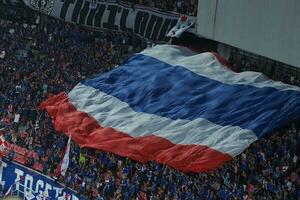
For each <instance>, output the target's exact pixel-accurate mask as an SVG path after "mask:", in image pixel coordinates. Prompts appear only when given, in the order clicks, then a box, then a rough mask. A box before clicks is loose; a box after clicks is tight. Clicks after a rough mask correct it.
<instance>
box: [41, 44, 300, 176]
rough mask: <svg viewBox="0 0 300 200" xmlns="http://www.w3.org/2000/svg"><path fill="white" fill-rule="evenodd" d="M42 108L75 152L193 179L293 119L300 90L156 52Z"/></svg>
mask: <svg viewBox="0 0 300 200" xmlns="http://www.w3.org/2000/svg"><path fill="white" fill-rule="evenodd" d="M41 107H42V108H43V109H46V110H47V112H48V113H49V115H50V116H51V117H52V118H53V121H54V127H55V129H56V130H57V131H61V132H64V133H65V134H67V135H72V139H73V140H74V141H75V142H76V143H77V144H78V145H79V146H80V147H89V148H95V149H101V150H104V151H108V152H113V153H116V154H118V155H121V156H126V157H129V158H132V159H135V160H138V161H140V162H147V161H150V160H155V161H157V162H159V163H164V164H167V165H169V166H171V167H173V168H176V169H179V170H182V171H193V172H200V171H208V170H213V169H215V168H217V167H219V166H221V165H222V164H224V163H225V162H227V161H229V160H231V159H232V158H233V157H235V156H237V155H238V154H240V153H241V152H243V151H244V150H245V149H246V148H247V147H248V146H249V145H250V144H251V143H253V142H255V141H256V140H258V139H259V138H261V137H266V136H267V135H268V134H270V133H271V131H272V130H274V129H276V128H279V127H280V126H283V125H285V124H287V123H289V122H291V121H292V120H295V119H297V118H299V117H300V88H299V87H296V86H291V85H287V84H283V83H281V82H275V81H272V80H269V79H268V78H266V77H265V76H263V75H262V74H261V73H257V72H243V73H235V72H233V71H231V70H229V69H228V68H227V67H225V66H224V65H223V64H222V62H220V61H219V60H218V59H217V57H216V56H215V55H214V54H212V53H202V54H197V53H195V52H193V51H190V50H188V49H186V48H183V47H178V46H172V45H159V46H155V47H153V48H149V49H146V50H144V51H142V52H141V53H138V54H135V55H133V56H132V57H130V58H129V59H127V60H126V61H125V62H124V63H123V64H122V65H121V66H120V67H118V68H115V69H113V70H111V71H110V72H108V73H106V74H103V75H100V76H98V77H96V78H94V79H91V80H87V81H85V82H84V83H79V84H78V85H76V86H75V87H74V88H73V90H72V91H70V92H69V93H68V94H66V93H60V94H58V95H56V96H53V97H51V98H49V99H48V100H45V101H44V102H42V104H41Z"/></svg>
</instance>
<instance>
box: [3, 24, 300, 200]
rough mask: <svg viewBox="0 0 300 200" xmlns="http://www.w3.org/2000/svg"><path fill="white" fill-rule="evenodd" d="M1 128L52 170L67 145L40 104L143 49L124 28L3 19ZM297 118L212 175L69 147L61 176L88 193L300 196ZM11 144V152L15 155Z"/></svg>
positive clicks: (159, 196)
mask: <svg viewBox="0 0 300 200" xmlns="http://www.w3.org/2000/svg"><path fill="white" fill-rule="evenodd" d="M0 27H1V32H0V120H1V121H0V126H1V128H3V132H4V135H5V138H6V140H7V141H8V142H9V143H14V144H16V145H19V146H21V147H25V148H27V149H29V150H33V151H36V152H38V159H34V158H30V159H29V160H28V162H27V163H26V165H27V166H28V167H31V166H33V164H34V163H35V162H41V163H42V172H43V173H44V174H46V175H49V176H52V177H53V176H55V170H56V168H57V166H58V164H59V162H60V161H61V159H62V157H63V154H64V149H65V147H66V143H67V140H68V138H67V136H65V135H64V134H63V133H57V132H56V131H55V130H54V128H53V126H52V122H51V119H50V118H49V117H48V116H47V113H45V112H43V111H41V110H39V103H40V102H41V101H42V100H43V99H46V98H47V97H48V96H49V95H51V94H56V93H58V92H60V91H69V90H70V89H71V88H72V87H73V86H74V85H75V84H76V83H78V82H80V81H81V80H83V79H85V78H89V77H92V76H93V75H95V74H99V73H103V72H105V71H106V70H109V68H110V67H111V66H115V65H118V64H119V63H120V62H121V60H122V58H123V57H124V56H126V55H128V54H130V53H132V52H134V51H140V50H141V49H143V48H145V45H146V44H145V41H143V40H142V39H140V38H138V37H136V36H134V35H130V34H124V33H115V32H107V31H106V32H101V33H92V32H88V31H85V30H82V29H80V28H78V27H73V26H72V25H69V24H64V23H62V22H60V21H56V20H52V19H50V20H49V21H48V26H47V27H44V28H42V29H41V28H40V27H37V26H31V25H24V24H17V23H11V22H9V21H0ZM297 125H299V123H294V124H292V125H290V126H287V127H284V128H282V129H281V130H277V131H276V133H274V134H272V136H271V137H270V138H268V139H267V140H264V139H262V140H259V141H258V142H256V143H254V144H253V145H251V147H250V148H249V149H247V150H246V151H245V152H244V153H242V154H241V155H240V156H238V157H236V158H234V160H232V161H231V162H229V163H227V164H226V165H225V166H223V167H221V168H220V169H218V170H215V171H213V172H208V173H197V174H195V173H189V174H186V173H183V172H180V171H178V170H174V169H172V168H169V167H168V166H165V165H162V164H159V163H156V162H149V163H146V164H141V163H138V162H135V161H134V160H130V159H127V158H124V157H120V156H117V155H114V154H111V153H107V152H101V151H98V150H93V149H80V148H79V147H78V146H77V145H76V144H75V143H72V145H71V151H70V165H69V168H68V171H67V174H66V175H65V176H64V177H62V176H60V177H57V178H58V181H59V182H62V183H64V184H65V185H66V187H70V188H73V189H74V190H75V191H77V192H78V193H79V194H80V195H81V196H83V197H85V198H87V199H94V200H95V199H96V200H100V199H125V200H130V199H144V200H146V199H149V200H152V199H153V200H154V199H188V200H193V199H195V200H196V199H197V200H198V199H223V200H227V199H228V200H229V199H244V200H250V199H265V200H271V199H286V200H288V199H300V190H299V186H300V179H299V178H300V168H299V153H300V150H299V147H300V128H299V127H297ZM14 155H15V153H14V150H13V149H10V152H9V155H8V158H9V159H10V160H12V159H13V158H14Z"/></svg>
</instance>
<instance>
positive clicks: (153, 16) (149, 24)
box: [145, 15, 157, 38]
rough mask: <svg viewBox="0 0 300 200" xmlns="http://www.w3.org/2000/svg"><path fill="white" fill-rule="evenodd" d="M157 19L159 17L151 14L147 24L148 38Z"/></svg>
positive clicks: (146, 35)
mask: <svg viewBox="0 0 300 200" xmlns="http://www.w3.org/2000/svg"><path fill="white" fill-rule="evenodd" d="M156 19H157V17H156V16H155V15H151V17H150V20H149V22H148V25H147V29H146V34H145V37H146V38H150V36H151V33H152V30H153V25H154V23H155V21H156Z"/></svg>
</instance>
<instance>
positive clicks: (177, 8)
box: [122, 0, 198, 16]
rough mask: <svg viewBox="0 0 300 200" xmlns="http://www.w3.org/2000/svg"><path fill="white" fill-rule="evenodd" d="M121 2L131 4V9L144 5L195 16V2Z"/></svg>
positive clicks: (185, 0)
mask: <svg viewBox="0 0 300 200" xmlns="http://www.w3.org/2000/svg"><path fill="white" fill-rule="evenodd" d="M122 2H126V3H131V4H132V7H133V8H134V6H135V5H144V6H148V7H154V8H158V9H160V10H162V11H171V12H177V13H181V14H186V15H191V16H196V15H197V5H198V1H197V0H167V1H158V0H127V1H122Z"/></svg>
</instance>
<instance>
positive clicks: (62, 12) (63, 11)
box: [59, 0, 75, 20]
mask: <svg viewBox="0 0 300 200" xmlns="http://www.w3.org/2000/svg"><path fill="white" fill-rule="evenodd" d="M74 1H75V0H64V1H62V2H64V3H63V5H62V7H61V10H60V16H59V17H60V19H63V20H65V19H66V15H67V12H68V9H69V6H70V5H71V4H74Z"/></svg>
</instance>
